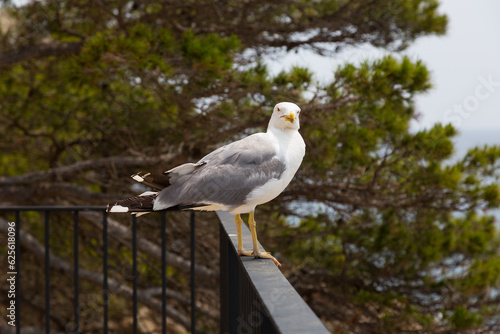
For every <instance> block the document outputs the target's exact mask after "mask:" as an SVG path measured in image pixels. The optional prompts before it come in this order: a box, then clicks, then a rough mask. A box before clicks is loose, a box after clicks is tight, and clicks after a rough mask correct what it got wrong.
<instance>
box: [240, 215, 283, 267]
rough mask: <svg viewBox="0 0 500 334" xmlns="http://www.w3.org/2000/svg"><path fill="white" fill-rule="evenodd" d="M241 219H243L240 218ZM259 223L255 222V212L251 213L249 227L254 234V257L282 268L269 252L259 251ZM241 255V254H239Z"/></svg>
mask: <svg viewBox="0 0 500 334" xmlns="http://www.w3.org/2000/svg"><path fill="white" fill-rule="evenodd" d="M240 219H241V217H240ZM256 226H257V223H256V222H255V219H254V213H253V211H252V212H250V215H249V216H248V227H249V228H250V232H251V233H252V243H253V252H252V254H253V256H255V257H256V258H261V259H271V260H273V262H274V264H275V265H276V266H277V267H281V263H279V262H278V260H276V258H275V257H274V256H272V255H271V254H269V253H268V252H261V251H260V250H259V242H258V241H257V230H256ZM240 233H241V224H240ZM238 253H239V252H238Z"/></svg>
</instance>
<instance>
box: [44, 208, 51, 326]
mask: <svg viewBox="0 0 500 334" xmlns="http://www.w3.org/2000/svg"><path fill="white" fill-rule="evenodd" d="M45 332H46V333H47V334H50V225H49V211H45Z"/></svg>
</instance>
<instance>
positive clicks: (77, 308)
mask: <svg viewBox="0 0 500 334" xmlns="http://www.w3.org/2000/svg"><path fill="white" fill-rule="evenodd" d="M73 218H74V220H73V223H74V227H73V228H74V231H73V247H74V248H73V256H74V260H73V261H74V289H75V292H74V294H75V297H74V298H75V328H74V333H75V334H78V333H79V332H80V302H79V293H80V287H79V276H78V275H79V273H78V269H79V264H78V257H79V254H78V251H79V249H78V223H79V222H78V210H75V214H74V217H73Z"/></svg>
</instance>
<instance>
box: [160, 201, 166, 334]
mask: <svg viewBox="0 0 500 334" xmlns="http://www.w3.org/2000/svg"><path fill="white" fill-rule="evenodd" d="M166 225H167V217H166V213H165V211H163V212H162V213H161V328H162V334H166V333H167V233H166Z"/></svg>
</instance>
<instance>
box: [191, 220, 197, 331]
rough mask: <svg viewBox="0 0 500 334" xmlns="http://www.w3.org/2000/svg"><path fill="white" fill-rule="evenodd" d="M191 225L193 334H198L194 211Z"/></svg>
mask: <svg viewBox="0 0 500 334" xmlns="http://www.w3.org/2000/svg"><path fill="white" fill-rule="evenodd" d="M190 225H191V233H190V236H191V238H190V239H191V333H193V334H194V333H196V295H195V293H196V286H195V284H196V281H195V274H194V269H195V246H196V244H195V230H194V227H195V224H194V211H191V217H190Z"/></svg>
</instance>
